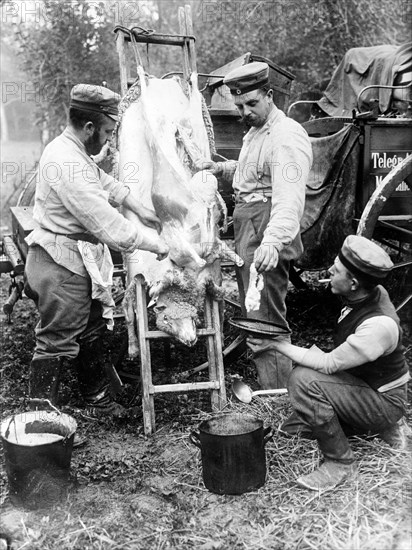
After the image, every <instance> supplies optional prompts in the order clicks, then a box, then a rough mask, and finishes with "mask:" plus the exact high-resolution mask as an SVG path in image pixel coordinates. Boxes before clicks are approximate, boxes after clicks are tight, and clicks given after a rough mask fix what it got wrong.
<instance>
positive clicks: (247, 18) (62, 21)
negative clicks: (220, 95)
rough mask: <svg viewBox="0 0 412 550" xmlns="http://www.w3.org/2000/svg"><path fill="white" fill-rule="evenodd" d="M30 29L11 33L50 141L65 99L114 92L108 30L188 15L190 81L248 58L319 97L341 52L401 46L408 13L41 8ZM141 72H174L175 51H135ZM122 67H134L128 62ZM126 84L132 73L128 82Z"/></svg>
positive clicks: (247, 7)
mask: <svg viewBox="0 0 412 550" xmlns="http://www.w3.org/2000/svg"><path fill="white" fill-rule="evenodd" d="M35 4H36V5H38V6H40V7H41V14H42V17H41V18H40V19H41V20H40V22H39V21H35V22H33V21H30V20H28V21H25V22H22V21H20V22H19V23H18V24H16V25H15V30H16V38H17V43H18V46H19V53H20V56H21V60H22V65H23V68H24V69H25V71H26V72H27V74H28V75H29V77H30V79H31V80H32V83H33V84H34V86H35V87H36V89H38V90H39V91H40V99H39V101H38V123H39V125H41V126H43V127H44V126H47V127H48V130H49V131H50V137H53V135H55V134H56V133H58V131H59V130H60V128H61V126H62V124H64V121H65V118H66V111H67V102H68V97H69V91H70V88H71V86H72V85H73V84H75V83H78V82H87V83H95V84H101V82H102V81H107V83H108V85H109V87H111V88H113V89H116V90H118V89H119V70H118V58H117V53H116V47H115V38H114V34H113V30H114V27H115V25H116V22H117V21H119V19H120V20H121V21H120V22H121V23H122V24H124V25H125V26H129V27H131V26H136V25H138V26H140V27H143V28H146V29H147V28H149V29H154V30H155V31H156V32H162V33H165V34H178V33H179V20H178V8H179V7H180V6H183V5H185V4H189V5H190V6H191V11H192V19H193V26H194V34H195V36H196V52H197V64H198V68H199V72H204V73H206V72H209V71H211V70H214V69H216V68H218V67H219V66H221V65H223V64H225V63H227V62H229V61H231V60H232V59H234V58H235V57H237V56H239V55H241V54H243V53H246V52H247V51H250V52H252V53H254V54H258V55H262V56H264V57H267V58H268V59H270V60H272V61H274V62H275V63H277V64H278V65H280V66H281V67H284V68H285V69H288V70H290V71H291V72H292V73H293V74H295V76H296V81H295V84H294V89H293V91H292V95H293V97H292V98H291V99H292V100H293V99H296V98H297V97H302V96H303V95H304V94H305V92H307V91H308V90H310V89H312V90H317V91H320V90H321V89H324V87H325V84H326V82H327V81H328V80H329V78H330V77H331V75H332V72H333V70H334V68H335V67H336V66H337V64H338V63H339V62H340V60H341V59H342V57H343V55H344V54H345V52H346V51H347V50H348V49H349V48H352V47H356V46H372V45H378V44H384V43H394V44H401V43H402V42H405V41H407V40H410V31H409V27H408V14H407V13H404V12H403V11H404V10H406V9H407V8H406V6H407V3H406V2H403V3H402V2H401V1H400V0H398V1H397V2H393V1H392V0H380V2H376V1H374V0H300V1H299V2H294V1H291V0H279V1H275V2H273V1H268V0H265V1H248V0H237V1H236V2H229V0H135V1H134V2H125V1H122V0H110V1H107V2H99V3H97V2H89V1H88V0H72V1H70V2H62V3H59V2H54V1H51V0H41V1H39V2H36V3H35ZM138 52H139V53H138V55H140V57H141V59H142V61H143V64H144V66H145V68H146V70H147V71H148V72H150V73H151V74H154V75H156V76H161V75H162V74H165V73H167V72H170V71H178V70H180V69H181V62H180V53H179V52H178V49H177V48H165V47H163V46H150V47H147V48H146V47H144V46H143V45H139V47H138ZM130 59H131V61H132V63H131V65H132V66H133V65H135V61H134V55H133V53H132V54H131V58H130ZM131 76H132V77H133V71H132V72H131Z"/></svg>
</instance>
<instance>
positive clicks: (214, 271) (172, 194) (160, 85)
mask: <svg viewBox="0 0 412 550" xmlns="http://www.w3.org/2000/svg"><path fill="white" fill-rule="evenodd" d="M138 76H139V78H138V80H137V81H136V83H135V84H134V85H133V86H132V88H131V89H130V90H129V91H128V93H127V94H126V96H125V98H123V101H122V105H121V107H120V109H121V112H122V114H121V122H120V125H119V129H118V149H119V167H118V177H119V179H120V180H122V181H124V182H125V183H126V184H127V185H129V187H130V190H131V193H132V194H133V195H134V196H135V197H136V199H137V200H139V201H140V202H141V203H142V204H143V205H144V206H146V207H147V208H151V209H153V210H155V211H156V213H157V215H158V217H159V218H160V220H161V221H162V231H161V237H162V238H163V239H164V241H165V242H166V243H167V245H168V246H169V248H170V251H169V255H168V256H167V258H165V259H162V260H159V259H158V258H157V257H156V255H155V254H153V253H151V252H146V251H142V250H136V251H135V252H133V253H131V254H127V255H126V256H125V265H126V270H127V278H128V289H127V291H126V293H125V300H124V311H125V316H126V322H127V324H128V332H129V355H130V356H132V357H133V356H135V355H136V354H137V353H138V345H137V338H136V334H135V329H134V322H135V315H141V314H142V312H138V311H136V308H135V305H134V304H135V303H136V301H135V294H134V293H135V284H134V281H135V277H136V276H137V275H139V274H140V275H143V277H144V279H145V282H146V284H147V286H148V289H149V295H150V297H151V303H150V305H154V312H155V314H156V325H157V327H158V328H159V329H160V330H163V331H165V332H166V333H168V334H170V335H171V336H173V337H174V338H176V339H177V340H179V341H180V342H182V343H184V344H186V345H187V346H192V345H194V344H195V342H196V340H197V336H196V327H197V323H198V316H199V311H201V310H202V309H203V305H204V300H205V297H206V293H207V292H210V293H211V294H212V295H213V296H214V297H216V298H218V299H219V298H220V299H221V298H222V290H221V272H220V259H221V258H230V259H231V260H232V261H235V262H236V263H237V264H238V265H242V263H243V262H242V260H241V259H240V258H239V257H238V256H237V255H235V253H234V252H233V251H231V250H230V249H229V248H228V246H227V245H226V244H225V243H223V242H222V241H221V240H220V239H219V229H218V222H219V221H220V219H221V217H222V215H223V214H225V212H224V211H225V205H224V202H223V200H222V199H221V197H220V195H219V193H218V190H217V180H216V178H215V177H214V176H213V175H212V173H211V172H209V171H198V169H196V166H198V165H199V162H200V161H201V160H208V159H209V160H210V146H209V139H208V133H207V131H206V128H205V124H204V120H203V116H202V98H201V94H200V92H199V90H198V87H197V78H196V75H195V74H193V75H192V77H191V82H190V85H186V86H187V90H186V92H185V91H184V89H183V86H184V85H185V84H184V83H181V82H180V81H179V80H177V79H175V78H173V79H157V78H153V77H147V75H145V74H144V71H143V69H142V68H141V67H139V68H138ZM124 215H125V216H126V217H127V218H128V219H129V220H131V221H133V222H134V223H136V224H137V225H139V226H142V224H141V222H140V220H139V218H138V216H136V214H134V213H133V212H132V211H130V210H124ZM146 230H147V228H146ZM149 231H152V232H153V234H154V235H155V234H156V231H155V230H154V229H149Z"/></svg>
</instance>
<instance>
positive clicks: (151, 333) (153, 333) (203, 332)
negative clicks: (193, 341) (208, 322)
mask: <svg viewBox="0 0 412 550" xmlns="http://www.w3.org/2000/svg"><path fill="white" fill-rule="evenodd" d="M196 334H197V335H198V336H214V335H215V334H216V330H215V329H214V328H200V329H198V330H197V332H196ZM144 337H145V338H148V339H149V340H152V339H153V340H154V339H156V338H171V336H170V334H167V332H164V331H163V330H148V331H146V332H145V334H144Z"/></svg>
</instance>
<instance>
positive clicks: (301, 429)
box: [278, 411, 315, 440]
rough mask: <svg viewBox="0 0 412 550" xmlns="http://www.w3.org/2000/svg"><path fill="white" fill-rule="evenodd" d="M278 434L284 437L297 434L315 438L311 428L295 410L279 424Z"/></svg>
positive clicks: (304, 437)
mask: <svg viewBox="0 0 412 550" xmlns="http://www.w3.org/2000/svg"><path fill="white" fill-rule="evenodd" d="M278 431H279V433H280V435H283V436H285V437H293V436H297V435H298V436H299V437H302V438H303V439H312V440H313V439H315V436H314V435H313V432H312V429H311V427H310V426H308V425H307V424H306V423H305V422H304V421H303V420H302V418H301V417H300V416H299V414H298V413H297V412H296V411H293V412H292V413H291V414H290V415H289V416H288V417H287V419H286V420H285V421H284V422H283V423H282V424H281V425H280V426H279V429H278Z"/></svg>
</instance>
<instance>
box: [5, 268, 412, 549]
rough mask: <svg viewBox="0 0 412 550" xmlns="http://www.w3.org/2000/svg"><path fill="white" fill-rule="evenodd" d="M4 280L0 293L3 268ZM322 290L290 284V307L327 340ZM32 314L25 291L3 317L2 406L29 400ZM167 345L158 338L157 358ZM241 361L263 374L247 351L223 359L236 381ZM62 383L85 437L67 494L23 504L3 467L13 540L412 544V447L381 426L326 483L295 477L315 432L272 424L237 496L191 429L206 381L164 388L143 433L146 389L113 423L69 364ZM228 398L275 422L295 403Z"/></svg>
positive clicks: (313, 452) (300, 330) (304, 337)
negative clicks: (215, 485)
mask: <svg viewBox="0 0 412 550" xmlns="http://www.w3.org/2000/svg"><path fill="white" fill-rule="evenodd" d="M1 292H2V298H3V299H4V298H5V295H6V292H7V281H6V280H5V279H3V278H2V281H1ZM319 292H320V291H319ZM319 292H317V291H316V289H315V291H299V292H296V293H293V295H291V297H290V301H289V311H290V316H291V320H292V322H293V324H294V331H295V334H296V335H297V337H296V341H299V342H300V343H306V344H309V343H310V342H312V341H313V340H315V341H316V342H317V343H318V345H320V346H322V347H323V348H324V347H325V345H326V343H327V339H328V336H329V334H330V325H331V323H330V318H329V316H328V313H327V312H328V311H329V305H328V304H326V298H325V296H324V295H323V294H321V293H319ZM36 320H37V314H36V313H35V309H34V306H33V304H32V303H31V302H30V301H28V300H24V301H23V302H20V303H19V304H18V306H17V307H16V312H15V314H14V317H13V324H12V325H7V324H4V325H3V355H2V358H1V372H2V382H3V383H2V385H1V390H0V391H1V396H2V403H3V407H2V418H4V417H5V416H7V415H9V414H13V413H15V412H19V411H22V410H25V407H26V391H27V373H28V364H29V361H30V356H31V352H32V349H33V342H34V341H33V331H34V326H35V323H36ZM3 321H4V319H3ZM404 326H405V338H406V344H407V345H408V343H409V342H410V333H409V331H408V326H407V323H405V324H404ZM310 327H311V328H310ZM114 347H116V346H115V345H114ZM174 351H175V352H176V353H178V350H177V351H176V350H174ZM409 355H410V351H409ZM154 356H155V357H157V355H156V354H154ZM161 356H162V353H161V350H160V351H159V353H158V360H159V362H160V359H161ZM186 364H187V363H186V362H185V363H184V365H185V366H184V368H186ZM175 368H177V367H173V369H175ZM239 372H240V373H241V374H242V375H243V376H245V378H246V381H247V382H248V383H250V384H251V385H252V386H254V385H255V384H256V382H255V380H254V374H253V372H252V371H251V369H250V367H249V364H248V361H247V358H245V357H242V358H241V359H240V360H239V362H238V363H237V365H232V366H231V367H230V368H229V369H227V386H228V387H229V386H230V375H232V374H235V373H239ZM166 375H167V373H166V372H164V371H162V376H166ZM197 376H198V377H199V379H200V378H201V376H202V375H201V374H199V375H197ZM196 379H198V378H196ZM129 386H130V387H129ZM64 390H65V396H66V397H65V402H66V404H65V406H64V407H63V408H64V409H65V410H67V411H68V412H69V413H70V414H72V415H73V416H74V417H75V418H76V420H77V421H78V424H79V432H80V433H82V434H86V435H87V436H88V438H89V442H88V444H87V445H86V446H85V447H82V448H80V449H78V450H76V451H74V453H73V456H72V464H71V476H72V479H71V487H70V491H69V494H68V498H67V500H65V501H63V502H61V503H60V504H59V505H57V506H53V507H51V508H44V509H42V510H26V509H24V508H21V507H15V506H14V505H13V504H12V503H11V501H10V499H9V496H8V486H7V479H6V474H5V472H4V470H3V471H2V473H1V476H0V488H1V490H2V496H1V502H2V517H1V522H0V523H1V527H0V531H3V532H4V531H6V532H8V533H11V534H12V537H13V541H14V542H13V550H17V549H18V550H23V549H25V550H149V549H150V550H151V549H159V550H160V549H176V550H186V549H187V550H189V549H196V550H198V549H200V550H226V549H233V550H265V549H268V550H310V549H316V550H410V549H411V548H412V541H411V532H412V530H411V514H410V511H411V480H412V474H411V460H410V459H411V453H410V449H409V450H407V451H396V450H393V449H391V448H390V447H389V446H388V445H386V444H385V443H383V442H381V441H380V440H379V439H377V438H375V439H373V438H366V439H363V438H351V440H350V441H351V445H352V448H353V450H354V453H355V455H356V458H357V461H358V464H359V473H358V476H357V478H356V479H355V480H354V481H346V482H345V483H343V484H342V485H341V486H340V487H338V488H336V489H334V490H332V491H329V492H326V493H324V494H322V495H319V494H318V493H316V492H312V491H307V490H304V489H301V488H299V487H298V486H297V485H296V483H295V480H296V477H298V476H299V475H301V474H303V473H308V472H310V471H312V470H313V469H314V468H316V467H317V465H318V462H319V459H320V455H319V451H318V448H317V445H316V443H315V442H312V441H308V440H303V439H300V438H297V437H295V438H290V439H289V438H284V437H281V436H280V435H279V434H276V433H275V436H274V437H273V439H271V440H270V441H269V442H268V443H267V445H266V465H267V479H266V483H265V484H264V486H263V487H261V488H260V489H258V490H256V491H254V492H251V493H246V494H243V495H238V496H233V495H232V496H231V495H216V494H213V493H211V492H209V491H208V490H207V489H206V488H205V486H204V483H203V475H202V473H203V472H202V464H201V453H200V451H199V450H198V449H197V447H195V446H194V445H193V444H192V443H191V442H190V440H189V434H190V432H191V430H193V429H196V428H197V426H198V425H199V423H200V422H201V421H202V420H204V419H207V418H210V417H211V416H213V413H212V411H211V410H210V402H209V399H208V396H207V394H206V393H203V392H196V393H192V394H189V395H184V394H179V395H176V394H175V395H165V396H159V397H158V398H156V400H155V404H156V421H157V426H158V430H157V432H156V434H155V435H153V436H151V437H146V436H144V434H143V429H142V418H141V411H140V408H139V397H133V400H134V404H135V405H136V406H137V415H136V416H135V417H132V418H129V419H127V420H123V421H119V422H117V423H114V422H110V421H106V422H104V421H94V420H90V419H88V418H87V417H85V416H84V415H83V414H82V410H81V408H79V407H78V402H77V399H78V397H77V390H76V386H75V382H74V380H73V377H70V376H69V375H68V379H67V381H66V386H65V388H64ZM229 393H230V392H229ZM135 394H136V391H135V387H134V386H132V385H131V384H130V385H129V384H127V387H126V389H125V395H124V396H121V397H122V399H124V400H125V401H126V400H127V401H130V400H131V399H130V396H134V395H135ZM226 410H227V411H237V412H245V413H248V414H253V415H254V416H256V417H258V418H260V419H261V420H262V421H263V422H264V424H265V425H270V426H272V427H273V429H274V431H275V432H276V430H277V427H278V426H279V424H280V423H281V422H282V421H283V420H284V419H285V418H286V417H287V415H288V414H289V412H290V405H289V401H288V398H287V396H277V397H255V398H254V399H253V401H252V403H251V404H250V405H244V404H241V403H239V402H237V401H236V400H235V399H234V398H232V397H230V399H229V402H228V405H227V408H226ZM408 415H409V418H410V415H411V411H410V408H409V409H408Z"/></svg>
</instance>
